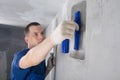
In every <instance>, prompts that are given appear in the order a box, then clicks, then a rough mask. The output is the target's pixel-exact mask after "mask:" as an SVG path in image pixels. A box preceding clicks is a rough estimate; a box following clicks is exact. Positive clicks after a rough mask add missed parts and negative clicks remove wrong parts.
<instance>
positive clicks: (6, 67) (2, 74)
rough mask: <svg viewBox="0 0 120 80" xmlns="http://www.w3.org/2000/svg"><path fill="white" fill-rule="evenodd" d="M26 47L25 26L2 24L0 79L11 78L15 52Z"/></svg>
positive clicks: (0, 32)
mask: <svg viewBox="0 0 120 80" xmlns="http://www.w3.org/2000/svg"><path fill="white" fill-rule="evenodd" d="M25 47H26V44H25V42H24V28H22V27H15V26H9V25H3V24H0V80H9V79H10V68H11V62H12V59H13V56H14V53H15V52H17V51H18V50H21V49H23V48H25Z"/></svg>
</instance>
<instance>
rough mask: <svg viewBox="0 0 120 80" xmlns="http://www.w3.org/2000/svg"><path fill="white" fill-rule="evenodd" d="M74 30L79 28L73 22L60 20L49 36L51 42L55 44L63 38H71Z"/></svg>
mask: <svg viewBox="0 0 120 80" xmlns="http://www.w3.org/2000/svg"><path fill="white" fill-rule="evenodd" d="M75 30H79V27H78V25H77V24H76V23H75V22H73V21H63V22H61V23H60V24H59V25H58V27H57V28H56V29H55V31H54V32H53V33H52V34H51V36H50V38H51V40H52V43H53V44H55V45H56V44H60V43H61V42H62V41H63V40H65V39H71V38H72V37H73V35H74V32H75Z"/></svg>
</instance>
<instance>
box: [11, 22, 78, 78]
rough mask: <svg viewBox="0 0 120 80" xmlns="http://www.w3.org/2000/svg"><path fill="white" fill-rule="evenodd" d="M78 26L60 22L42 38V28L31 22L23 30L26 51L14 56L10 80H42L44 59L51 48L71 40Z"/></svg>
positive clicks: (44, 70) (72, 23)
mask: <svg viewBox="0 0 120 80" xmlns="http://www.w3.org/2000/svg"><path fill="white" fill-rule="evenodd" d="M75 29H78V25H77V24H76V23H74V22H72V21H64V22H61V23H60V24H59V25H58V27H57V28H56V29H55V31H54V32H53V33H52V34H51V35H50V36H48V37H47V38H46V39H45V37H44V32H43V28H42V27H41V25H40V24H39V23H37V22H32V23H30V24H28V25H27V27H26V28H25V42H26V43H27V45H28V48H27V49H24V50H21V51H19V52H17V53H16V54H15V55H14V58H13V61H12V65H11V78H10V79H11V80H44V79H45V76H46V75H45V72H46V67H45V60H44V59H45V58H46V56H47V54H48V53H49V51H50V50H51V48H53V47H54V46H55V45H57V44H60V43H61V42H62V41H63V40H64V39H66V38H68V39H70V38H72V37H73V34H74V31H75Z"/></svg>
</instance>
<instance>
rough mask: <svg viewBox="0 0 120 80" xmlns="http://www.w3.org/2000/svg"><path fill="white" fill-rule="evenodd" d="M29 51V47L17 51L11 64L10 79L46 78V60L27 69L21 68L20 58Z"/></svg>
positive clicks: (36, 79) (34, 79) (29, 79)
mask: <svg viewBox="0 0 120 80" xmlns="http://www.w3.org/2000/svg"><path fill="white" fill-rule="evenodd" d="M28 51H29V49H24V50H22V51H20V52H17V53H16V54H15V55H14V58H13V61H12V65H11V75H10V80H44V79H45V71H46V65H45V60H44V61H42V62H41V63H40V64H38V65H36V66H32V67H29V68H26V69H21V68H20V67H19V61H20V59H21V58H22V57H23V56H24V55H25V54H26V53H27V52H28Z"/></svg>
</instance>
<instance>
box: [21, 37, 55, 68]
mask: <svg viewBox="0 0 120 80" xmlns="http://www.w3.org/2000/svg"><path fill="white" fill-rule="evenodd" d="M54 45H55V44H53V43H52V41H51V39H50V37H48V38H46V39H45V40H44V41H43V42H41V43H40V44H38V45H37V46H35V47H33V48H32V49H30V50H29V51H28V52H27V54H26V55H25V56H23V57H22V58H21V59H20V62H19V67H20V68H22V69H25V68H28V67H31V66H35V65H37V64H39V63H40V62H41V61H43V60H44V59H45V57H46V56H47V54H48V53H49V51H50V50H51V48H52V47H53V46H54Z"/></svg>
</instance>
